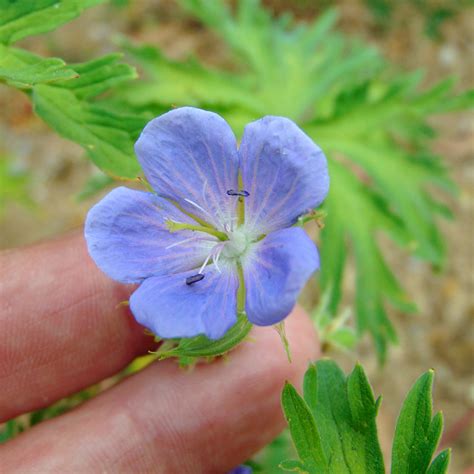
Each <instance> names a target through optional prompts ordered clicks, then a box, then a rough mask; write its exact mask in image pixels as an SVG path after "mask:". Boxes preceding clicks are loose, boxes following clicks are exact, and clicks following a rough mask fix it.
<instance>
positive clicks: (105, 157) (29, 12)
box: [0, 0, 145, 178]
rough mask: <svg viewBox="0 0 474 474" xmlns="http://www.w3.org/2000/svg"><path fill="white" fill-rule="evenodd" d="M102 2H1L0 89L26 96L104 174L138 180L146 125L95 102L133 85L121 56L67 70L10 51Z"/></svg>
mask: <svg viewBox="0 0 474 474" xmlns="http://www.w3.org/2000/svg"><path fill="white" fill-rule="evenodd" d="M102 1H103V0H87V1H77V0H39V1H37V2H33V3H31V2H14V3H12V2H10V1H8V0H0V10H1V11H2V16H1V20H0V83H1V82H4V83H5V84H7V85H9V86H12V87H16V88H18V89H20V90H23V91H24V92H25V93H26V94H28V96H29V97H30V98H31V101H32V103H33V107H34V110H35V112H36V113H37V114H38V115H39V116H40V117H41V118H42V119H43V120H44V121H45V122H46V123H48V125H50V126H51V127H52V128H53V129H55V130H56V132H58V133H59V134H60V135H62V136H63V137H65V138H67V139H69V140H71V141H73V142H76V143H78V144H79V145H81V146H82V147H83V148H84V149H85V151H86V152H87V154H88V155H89V157H90V158H91V159H92V161H93V162H94V163H95V164H96V165H97V166H98V167H99V168H101V169H102V170H103V171H104V172H106V173H108V174H109V175H111V176H114V177H120V178H134V177H135V176H136V175H137V174H138V173H139V171H140V167H139V165H138V162H137V160H136V159H135V158H134V153H133V144H134V142H135V140H136V139H137V137H138V135H139V133H140V131H141V130H142V128H143V127H144V125H145V120H144V119H143V118H142V117H139V116H137V115H135V114H132V113H130V114H127V113H122V112H119V111H113V110H109V109H108V108H106V107H104V106H103V105H101V104H100V101H97V100H94V99H95V98H96V97H97V96H99V95H101V94H103V93H105V92H107V91H108V90H109V89H110V88H111V87H113V86H117V85H118V84H120V83H123V82H126V81H129V80H130V79H134V78H135V77H136V72H135V69H134V68H133V67H131V66H129V65H127V64H123V63H120V58H121V55H120V54H109V55H106V56H103V57H101V58H98V59H94V60H91V61H88V62H85V63H81V64H72V65H66V64H65V62H64V61H63V60H61V59H58V58H43V57H40V56H37V55H35V54H33V53H30V52H28V51H25V50H23V49H18V48H13V47H12V46H10V44H11V43H13V42H15V41H17V40H19V39H22V38H24V37H26V36H29V35H35V34H39V33H43V32H46V31H50V30H53V29H54V28H56V27H58V26H60V25H61V24H63V23H65V22H67V21H69V20H71V19H72V18H74V17H76V16H77V15H78V14H79V13H80V12H81V11H82V10H84V9H86V8H88V7H90V6H92V5H95V4H98V3H101V2H102ZM2 43H3V44H2Z"/></svg>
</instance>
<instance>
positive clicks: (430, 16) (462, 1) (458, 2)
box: [365, 0, 473, 40]
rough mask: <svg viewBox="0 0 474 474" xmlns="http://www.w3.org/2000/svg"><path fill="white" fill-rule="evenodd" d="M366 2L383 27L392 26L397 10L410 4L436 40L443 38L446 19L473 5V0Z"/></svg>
mask: <svg viewBox="0 0 474 474" xmlns="http://www.w3.org/2000/svg"><path fill="white" fill-rule="evenodd" d="M365 4H366V5H367V7H368V8H369V10H370V11H371V12H372V14H373V16H374V18H375V20H376V21H377V23H378V24H379V25H380V26H381V27H383V28H390V26H391V23H392V22H393V20H394V16H395V13H396V11H397V10H398V9H400V7H401V6H403V4H405V5H409V6H410V7H412V8H414V9H415V10H416V11H417V12H418V14H420V15H421V16H422V17H423V19H424V23H425V34H426V35H427V36H428V37H430V38H432V39H436V40H439V39H441V37H442V34H441V27H442V26H443V24H444V22H445V21H446V20H449V19H451V18H454V17H455V16H457V15H459V14H461V13H462V12H463V11H464V10H465V9H466V8H468V7H472V6H473V2H472V0H444V1H439V0H402V1H400V0H365Z"/></svg>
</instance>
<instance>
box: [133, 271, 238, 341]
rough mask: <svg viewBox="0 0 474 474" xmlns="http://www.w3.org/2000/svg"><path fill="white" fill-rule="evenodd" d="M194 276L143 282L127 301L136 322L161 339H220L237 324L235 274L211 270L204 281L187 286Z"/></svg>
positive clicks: (185, 274)
mask: <svg viewBox="0 0 474 474" xmlns="http://www.w3.org/2000/svg"><path fill="white" fill-rule="evenodd" d="M195 274H196V271H194V272H193V271H192V272H186V273H180V274H176V275H171V276H161V277H152V278H148V279H146V280H145V281H144V282H143V283H142V284H141V285H140V287H139V288H138V289H137V290H136V291H135V292H134V293H133V294H132V296H131V298H130V308H131V310H132V313H133V315H134V316H135V319H136V320H137V321H138V322H139V323H140V324H142V325H143V326H145V327H147V328H148V329H149V330H150V331H152V332H153V333H154V334H156V335H158V336H160V337H163V338H176V337H193V336H197V335H198V334H205V335H206V336H207V337H208V338H210V339H219V338H220V337H222V336H223V335H224V334H225V332H226V331H227V330H228V329H229V328H230V327H231V326H233V325H234V324H235V323H236V322H237V303H236V293H237V287H238V277H237V275H236V272H235V271H234V270H233V269H231V268H229V267H227V268H224V269H222V273H218V272H217V271H216V270H215V269H211V270H209V271H206V272H205V277H204V279H203V280H201V281H198V282H196V283H193V284H192V285H187V284H186V278H187V277H189V276H192V275H195Z"/></svg>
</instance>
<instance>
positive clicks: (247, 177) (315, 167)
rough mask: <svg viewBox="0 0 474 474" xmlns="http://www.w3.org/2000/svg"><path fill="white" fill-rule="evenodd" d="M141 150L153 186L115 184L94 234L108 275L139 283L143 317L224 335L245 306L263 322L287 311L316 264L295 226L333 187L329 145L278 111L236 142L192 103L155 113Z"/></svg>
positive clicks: (135, 308)
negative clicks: (316, 140) (145, 188)
mask: <svg viewBox="0 0 474 474" xmlns="http://www.w3.org/2000/svg"><path fill="white" fill-rule="evenodd" d="M135 151H136V154H137V157H138V160H139V162H140V164H141V166H142V168H143V171H144V174H145V176H146V179H147V180H148V182H149V184H150V185H151V187H152V188H153V190H154V191H155V193H153V192H143V191H136V190H132V189H128V188H125V187H118V188H116V189H114V190H113V191H112V192H110V193H109V194H108V195H107V196H105V198H104V199H102V201H100V202H99V203H98V204H97V205H95V206H94V207H93V208H92V209H91V210H90V211H89V214H88V216H87V219H86V224H85V237H86V240H87V245H88V249H89V253H90V255H91V256H92V258H93V259H94V261H95V262H96V264H97V265H98V267H99V268H100V269H101V270H102V271H103V272H105V273H106V274H107V275H109V276H110V277H111V278H113V279H114V280H118V281H120V282H123V283H139V284H140V286H139V287H138V289H136V291H135V292H134V293H133V294H132V296H131V298H130V308H131V310H132V313H133V315H134V316H135V318H136V320H137V321H138V322H139V323H140V324H142V325H143V326H145V327H147V328H148V329H150V330H151V331H152V332H153V333H155V334H156V335H158V336H160V337H163V338H177V337H192V336H196V335H198V334H204V335H206V336H207V337H208V338H210V339H218V338H220V337H222V336H223V335H224V334H225V332H226V331H227V330H228V329H229V328H230V327H231V326H232V325H234V324H235V323H236V321H237V314H238V313H243V312H245V314H246V316H247V318H248V319H249V321H250V322H251V323H253V324H256V325H261V326H266V325H271V324H275V323H278V322H279V321H281V320H282V319H283V318H285V316H287V315H288V314H289V313H290V311H291V309H292V308H293V306H294V305H295V301H296V298H297V296H298V294H299V292H300V291H301V289H302V288H303V286H304V285H305V283H306V281H307V280H308V278H309V277H310V276H311V274H312V273H313V272H314V271H315V270H316V269H317V268H318V267H319V257H318V252H317V249H316V247H315V245H314V244H313V242H312V241H311V240H310V238H309V237H308V236H307V235H306V233H305V232H304V231H303V229H302V228H301V227H292V226H293V224H295V222H296V221H297V219H298V217H299V216H301V215H303V214H305V213H307V212H308V211H310V210H312V209H313V208H314V207H316V206H317V205H319V204H320V203H321V202H322V201H323V199H324V197H325V196H326V194H327V191H328V186H329V178H328V172H327V163H326V158H325V156H324V154H323V153H322V151H321V149H320V148H319V147H318V146H317V145H315V144H314V142H313V141H312V140H311V139H310V138H309V137H308V136H307V135H305V134H304V133H303V132H302V131H301V130H300V129H299V128H298V127H297V125H295V124H294V123H293V122H292V121H291V120H289V119H286V118H283V117H270V116H268V117H264V118H262V119H260V120H257V121H255V122H252V123H250V124H248V125H247V126H246V127H245V131H244V134H243V137H242V141H241V144H240V147H239V148H237V143H236V138H235V136H234V134H233V132H232V130H231V128H230V127H229V125H228V124H227V123H226V122H225V120H224V119H222V118H221V117H220V116H219V115H217V114H215V113H212V112H207V111H204V110H200V109H196V108H192V107H183V108H178V109H175V110H173V111H171V112H168V113H166V114H164V115H161V116H160V117H158V118H155V119H154V120H152V121H151V122H149V123H148V124H147V126H146V127H145V129H144V130H143V132H142V134H141V135H140V138H139V139H138V141H137V143H136V145H135Z"/></svg>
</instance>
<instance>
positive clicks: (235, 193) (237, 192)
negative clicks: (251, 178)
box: [226, 189, 250, 197]
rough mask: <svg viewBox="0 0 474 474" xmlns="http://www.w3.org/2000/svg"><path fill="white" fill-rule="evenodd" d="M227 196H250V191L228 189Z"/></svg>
mask: <svg viewBox="0 0 474 474" xmlns="http://www.w3.org/2000/svg"><path fill="white" fill-rule="evenodd" d="M226 194H227V196H240V197H249V196H250V193H249V192H248V191H245V189H240V190H235V189H229V190H227V191H226Z"/></svg>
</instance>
